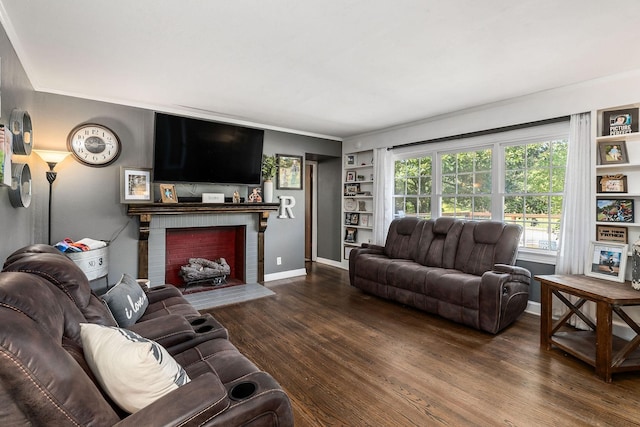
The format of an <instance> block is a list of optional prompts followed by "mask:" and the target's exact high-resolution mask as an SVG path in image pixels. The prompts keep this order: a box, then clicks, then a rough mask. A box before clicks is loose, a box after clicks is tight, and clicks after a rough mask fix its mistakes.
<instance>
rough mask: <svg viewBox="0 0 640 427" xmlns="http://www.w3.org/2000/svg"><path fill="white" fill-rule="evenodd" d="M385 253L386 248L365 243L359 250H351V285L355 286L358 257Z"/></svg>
mask: <svg viewBox="0 0 640 427" xmlns="http://www.w3.org/2000/svg"><path fill="white" fill-rule="evenodd" d="M383 253H384V246H379V245H374V244H372V243H363V244H362V246H360V247H359V248H357V247H356V248H353V249H351V252H349V283H351V286H355V285H354V283H355V271H356V262H357V259H358V256H359V255H361V254H380V255H382V254H383Z"/></svg>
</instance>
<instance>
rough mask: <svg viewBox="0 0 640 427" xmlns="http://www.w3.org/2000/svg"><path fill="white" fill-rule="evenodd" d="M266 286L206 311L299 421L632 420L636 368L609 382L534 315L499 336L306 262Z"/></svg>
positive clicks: (638, 421)
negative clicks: (542, 331) (561, 347)
mask: <svg viewBox="0 0 640 427" xmlns="http://www.w3.org/2000/svg"><path fill="white" fill-rule="evenodd" d="M308 270H309V274H308V275H307V276H306V277H301V278H295V279H285V280H279V281H274V282H269V283H268V284H267V287H268V288H269V289H271V290H272V291H274V292H275V293H276V295H275V296H272V297H269V298H263V299H259V300H255V301H249V302H246V303H241V304H237V305H231V306H226V307H221V308H217V309H214V310H212V311H211V313H212V314H213V315H214V316H215V317H216V318H217V319H218V320H219V321H220V322H221V323H222V324H223V325H225V326H226V327H227V328H228V329H229V335H230V339H231V341H232V342H233V343H234V344H235V345H236V346H237V347H238V348H239V349H240V351H242V352H243V353H244V354H245V355H247V357H249V358H250V359H251V360H252V361H254V362H255V363H256V364H257V365H258V366H259V367H260V368H262V369H264V370H265V371H267V372H269V373H270V374H271V375H273V376H274V377H275V378H276V380H277V381H278V382H279V383H280V384H281V385H282V387H283V388H284V389H285V390H286V391H287V393H288V394H289V397H290V398H291V401H292V405H293V408H294V415H295V419H296V425H297V426H426V425H448V426H458V425H474V426H497V425H504V426H531V425H540V426H547V425H548V426H592V425H598V426H633V425H640V410H639V409H638V398H637V396H639V395H640V374H638V373H624V374H616V375H614V379H613V383H610V384H607V383H605V382H603V381H602V380H600V379H599V378H598V377H596V376H595V372H594V371H593V369H592V368H591V367H590V366H587V365H586V364H584V363H582V362H580V361H578V360H576V359H575V358H573V357H571V356H567V355H565V354H563V353H562V352H560V351H558V350H554V351H546V350H543V349H541V348H540V347H539V318H538V317H537V316H534V315H530V314H526V313H525V314H524V315H523V316H522V317H521V318H520V319H519V320H518V321H517V322H516V323H515V324H514V325H513V326H511V327H509V328H508V329H506V330H505V331H503V332H502V333H501V334H499V335H495V336H494V335H490V334H486V333H484V332H480V331H476V330H473V329H470V328H468V327H466V326H462V325H458V324H455V323H452V322H449V321H447V320H444V319H441V318H439V317H437V316H432V315H429V314H427V313H423V312H420V311H418V310H414V309H411V308H408V307H404V306H402V305H400V304H396V303H393V302H389V301H385V300H382V299H380V298H377V297H373V296H370V295H367V294H365V293H362V292H361V291H360V290H358V289H355V288H353V287H351V286H349V284H348V275H347V272H346V271H344V270H341V269H338V268H333V267H328V266H324V265H319V264H315V263H310V264H309V268H308Z"/></svg>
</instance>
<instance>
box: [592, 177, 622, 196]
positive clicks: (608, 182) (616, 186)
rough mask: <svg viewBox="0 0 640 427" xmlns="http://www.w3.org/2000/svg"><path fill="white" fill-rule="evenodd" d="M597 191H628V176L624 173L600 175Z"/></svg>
mask: <svg viewBox="0 0 640 427" xmlns="http://www.w3.org/2000/svg"><path fill="white" fill-rule="evenodd" d="M596 191H597V192H598V193H626V192H627V191H628V190H627V176H626V175H622V174H618V175H604V176H598V178H597V188H596Z"/></svg>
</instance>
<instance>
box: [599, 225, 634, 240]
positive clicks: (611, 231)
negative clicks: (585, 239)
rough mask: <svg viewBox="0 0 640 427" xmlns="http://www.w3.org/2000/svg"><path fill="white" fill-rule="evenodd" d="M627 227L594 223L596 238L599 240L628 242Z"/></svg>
mask: <svg viewBox="0 0 640 427" xmlns="http://www.w3.org/2000/svg"><path fill="white" fill-rule="evenodd" d="M627 233H628V230H627V227H617V226H614V225H596V240H598V241H600V242H616V243H629V240H628V237H627Z"/></svg>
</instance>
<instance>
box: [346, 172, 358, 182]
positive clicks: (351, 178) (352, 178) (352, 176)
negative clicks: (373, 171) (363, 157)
mask: <svg viewBox="0 0 640 427" xmlns="http://www.w3.org/2000/svg"><path fill="white" fill-rule="evenodd" d="M355 180H356V173H355V172H354V171H347V176H346V178H345V182H355Z"/></svg>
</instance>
